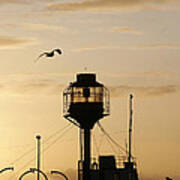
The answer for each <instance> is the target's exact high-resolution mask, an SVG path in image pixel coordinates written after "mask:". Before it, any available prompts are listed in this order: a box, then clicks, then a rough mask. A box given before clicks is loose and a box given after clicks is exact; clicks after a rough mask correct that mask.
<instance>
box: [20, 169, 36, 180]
mask: <svg viewBox="0 0 180 180" xmlns="http://www.w3.org/2000/svg"><path fill="white" fill-rule="evenodd" d="M29 173H34V172H33V171H31V170H28V171H25V172H24V173H23V174H21V176H20V177H19V180H22V178H23V177H24V176H25V175H26V174H29Z"/></svg>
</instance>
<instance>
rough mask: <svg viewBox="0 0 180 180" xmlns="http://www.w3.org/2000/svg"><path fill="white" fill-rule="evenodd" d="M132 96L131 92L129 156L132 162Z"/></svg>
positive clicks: (129, 160)
mask: <svg viewBox="0 0 180 180" xmlns="http://www.w3.org/2000/svg"><path fill="white" fill-rule="evenodd" d="M132 98H133V95H132V94H130V99H129V156H128V162H129V163H130V162H131V139H132V114H133V110H132Z"/></svg>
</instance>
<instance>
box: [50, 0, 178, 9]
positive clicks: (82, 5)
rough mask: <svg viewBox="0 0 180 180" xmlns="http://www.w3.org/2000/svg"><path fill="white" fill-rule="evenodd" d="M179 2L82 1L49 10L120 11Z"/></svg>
mask: <svg viewBox="0 0 180 180" xmlns="http://www.w3.org/2000/svg"><path fill="white" fill-rule="evenodd" d="M167 2H179V0H82V1H76V2H67V3H56V4H49V5H48V6H47V9H48V10H57V11H58V10H60V11H84V10H115V9H117V10H119V9H120V8H129V7H135V8H136V7H143V6H145V7H146V6H147V5H150V7H151V8H152V7H153V6H152V4H156V5H157V6H160V5H161V4H162V3H167Z"/></svg>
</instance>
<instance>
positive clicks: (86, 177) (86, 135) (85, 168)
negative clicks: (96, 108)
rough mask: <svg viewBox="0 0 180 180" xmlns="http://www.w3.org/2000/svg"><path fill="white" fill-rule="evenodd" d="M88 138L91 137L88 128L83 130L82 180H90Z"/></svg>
mask: <svg viewBox="0 0 180 180" xmlns="http://www.w3.org/2000/svg"><path fill="white" fill-rule="evenodd" d="M90 137H91V130H90V128H85V129H84V163H83V180H90V159H91V149H90V141H91V139H90Z"/></svg>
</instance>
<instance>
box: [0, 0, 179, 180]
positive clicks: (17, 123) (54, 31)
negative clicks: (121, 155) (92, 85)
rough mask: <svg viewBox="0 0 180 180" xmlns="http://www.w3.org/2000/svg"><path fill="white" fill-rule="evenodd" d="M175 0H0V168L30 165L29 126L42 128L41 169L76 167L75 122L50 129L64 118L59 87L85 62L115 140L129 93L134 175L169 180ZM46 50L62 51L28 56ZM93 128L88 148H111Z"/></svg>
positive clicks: (121, 136) (121, 137) (33, 131)
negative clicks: (103, 95)
mask: <svg viewBox="0 0 180 180" xmlns="http://www.w3.org/2000/svg"><path fill="white" fill-rule="evenodd" d="M179 3H180V2H179V0H173V1H172V0H171V1H170V0H164V1H163V0H157V1H154V0H149V1H146V0H138V1H136V0H135V1H134V0H127V1H123V0H116V1H115V0H94V1H90V0H79V1H70V0H64V1H61V2H59V1H58V0H53V1H52V0H48V1H42V0H39V1H34V0H31V1H28V0H13V1H12V0H8V1H7V0H6V1H5V0H0V17H1V22H0V25H1V28H0V56H1V61H0V63H1V64H0V115H1V121H0V128H1V129H0V140H1V144H0V168H1V167H2V168H3V167H7V166H9V165H13V166H15V171H14V172H7V173H4V174H2V175H1V176H2V177H4V178H5V179H7V180H14V179H16V178H15V177H18V176H19V175H20V174H21V173H22V172H24V171H25V170H27V169H28V168H29V167H34V166H35V161H31V162H30V163H29V164H28V165H26V164H27V162H28V161H30V160H31V159H33V158H34V157H35V151H33V149H34V150H35V145H36V141H35V136H36V135H37V134H41V136H42V142H43V146H42V149H44V153H43V156H42V159H43V161H42V168H43V170H44V171H46V172H49V171H50V170H52V169H60V170H63V171H66V170H67V169H75V168H76V167H77V160H78V158H79V148H78V147H79V144H78V129H77V128H76V127H74V126H72V128H71V126H69V127H67V132H66V134H65V135H62V138H61V133H60V132H59V131H61V130H62V129H63V128H64V127H66V126H67V125H68V124H69V125H70V123H69V122H68V121H67V120H65V119H64V118H63V114H62V92H63V89H65V87H67V86H68V84H69V82H72V81H74V80H75V75H76V73H78V72H83V71H84V69H85V67H86V68H87V72H95V73H97V79H98V81H100V82H102V83H103V84H105V86H106V87H108V88H109V90H110V93H111V115H110V116H109V117H107V118H105V119H103V120H102V121H101V123H102V125H103V127H104V128H105V129H106V130H107V132H109V133H110V134H111V135H112V136H113V137H114V138H115V139H116V140H117V141H119V143H120V144H121V145H122V146H124V144H125V138H126V135H127V134H126V132H125V131H126V130H127V120H128V104H127V103H128V97H129V94H130V93H133V94H134V97H135V98H134V111H135V113H134V117H133V118H134V120H135V122H134V139H133V140H134V144H133V151H134V154H135V156H136V157H137V162H138V170H139V174H140V177H141V179H143V180H149V179H151V180H152V179H153V180H156V179H157V180H159V179H164V178H165V177H166V176H170V177H173V178H174V179H175V180H177V179H178V177H180V174H179V171H178V170H179V169H178V167H179V166H180V159H179V149H180V143H179V140H178V138H179V136H180V134H179V132H180V131H179V127H180V123H179V119H180V112H179V107H180V101H179V100H180V78H179V77H180V71H179V69H180V68H179V67H180V61H179V57H180V51H179V49H180V36H179V30H180V25H179V23H178V21H179V19H180V4H179ZM54 48H61V49H62V50H63V54H62V55H61V56H58V55H56V56H55V57H54V58H52V59H47V58H45V57H42V58H41V59H40V60H39V61H38V62H37V63H34V60H35V59H36V58H37V57H38V56H39V54H41V53H42V52H44V51H49V50H51V49H54ZM68 128H69V129H68ZM55 132H57V133H55ZM54 133H55V134H54ZM62 133H63V131H62ZM52 135H54V136H52ZM93 136H94V137H95V138H96V139H97V141H98V142H101V141H102V142H103V143H102V144H98V147H99V150H98V149H97V148H96V147H95V145H93V152H92V154H93V155H97V154H98V152H97V151H99V152H100V153H102V154H104V153H106V154H107V153H111V154H112V153H114V152H113V151H112V149H111V146H110V145H109V144H108V143H107V141H106V139H105V138H103V136H102V134H101V132H100V131H99V130H98V127H95V128H94V130H93ZM49 137H51V138H50V139H49V140H48V139H47V138H49ZM58 138H59V140H58ZM51 144H53V146H52V147H50V145H51ZM93 144H94V142H93ZM31 149H32V152H31V153H27V155H24V153H26V152H28V151H30V150H31ZM116 151H118V150H116ZM23 155H24V156H23ZM22 156H23V157H22ZM19 157H20V158H21V160H19Z"/></svg>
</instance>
